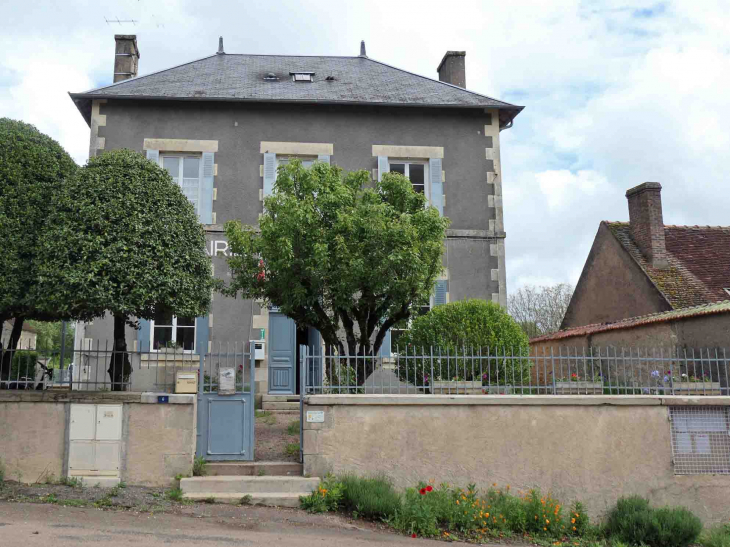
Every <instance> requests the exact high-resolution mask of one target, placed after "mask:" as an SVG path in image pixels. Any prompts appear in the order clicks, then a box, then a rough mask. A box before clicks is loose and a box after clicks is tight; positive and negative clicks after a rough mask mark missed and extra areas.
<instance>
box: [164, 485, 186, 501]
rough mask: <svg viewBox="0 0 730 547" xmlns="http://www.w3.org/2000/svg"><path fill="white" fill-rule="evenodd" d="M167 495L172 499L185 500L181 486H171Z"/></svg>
mask: <svg viewBox="0 0 730 547" xmlns="http://www.w3.org/2000/svg"><path fill="white" fill-rule="evenodd" d="M165 497H166V498H167V499H169V500H170V501H183V491H182V490H180V489H179V488H171V489H170V490H168V491H167V492H166V493H165Z"/></svg>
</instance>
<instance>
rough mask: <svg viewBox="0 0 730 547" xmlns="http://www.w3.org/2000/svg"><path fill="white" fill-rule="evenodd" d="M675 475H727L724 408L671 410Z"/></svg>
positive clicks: (729, 424)
mask: <svg viewBox="0 0 730 547" xmlns="http://www.w3.org/2000/svg"><path fill="white" fill-rule="evenodd" d="M669 419H670V422H671V437H672V458H673V460H674V474H675V475H717V474H721V475H730V411H729V410H728V408H727V407H713V406H695V407H670V409H669Z"/></svg>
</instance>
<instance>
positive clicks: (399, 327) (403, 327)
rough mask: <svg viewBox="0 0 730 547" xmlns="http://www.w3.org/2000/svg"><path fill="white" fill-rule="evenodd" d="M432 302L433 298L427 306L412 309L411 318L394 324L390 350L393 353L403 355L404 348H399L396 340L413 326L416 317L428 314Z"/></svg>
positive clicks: (432, 304)
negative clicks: (397, 352)
mask: <svg viewBox="0 0 730 547" xmlns="http://www.w3.org/2000/svg"><path fill="white" fill-rule="evenodd" d="M433 306H434V302H433V296H431V298H430V300H429V302H428V304H424V305H423V306H418V307H417V308H416V309H414V310H413V311H412V312H411V316H410V317H409V318H408V319H407V320H406V321H402V322H401V323H398V324H396V325H395V326H393V328H392V329H391V339H390V340H391V341H390V344H391V348H392V351H393V352H396V351H399V352H401V353H405V348H399V347H398V339H399V338H400V337H401V336H402V335H403V333H405V332H406V331H407V330H408V329H410V328H411V325H413V320H414V319H415V318H416V317H420V316H421V315H426V314H427V313H428V312H430V311H431V308H433Z"/></svg>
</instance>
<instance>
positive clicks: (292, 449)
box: [284, 443, 299, 456]
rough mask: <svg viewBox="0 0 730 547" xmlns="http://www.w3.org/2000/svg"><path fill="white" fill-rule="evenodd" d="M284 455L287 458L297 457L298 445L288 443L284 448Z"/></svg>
mask: <svg viewBox="0 0 730 547" xmlns="http://www.w3.org/2000/svg"><path fill="white" fill-rule="evenodd" d="M284 454H286V455H287V456H298V455H299V443H289V444H287V445H286V446H285V447H284Z"/></svg>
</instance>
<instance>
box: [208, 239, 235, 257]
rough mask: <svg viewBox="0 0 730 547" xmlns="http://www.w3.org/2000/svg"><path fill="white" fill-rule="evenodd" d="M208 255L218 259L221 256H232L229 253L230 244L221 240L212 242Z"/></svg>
mask: <svg viewBox="0 0 730 547" xmlns="http://www.w3.org/2000/svg"><path fill="white" fill-rule="evenodd" d="M208 255H209V256H213V257H217V256H220V255H223V256H230V253H229V252H228V242H227V241H221V240H214V241H211V242H210V249H208Z"/></svg>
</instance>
